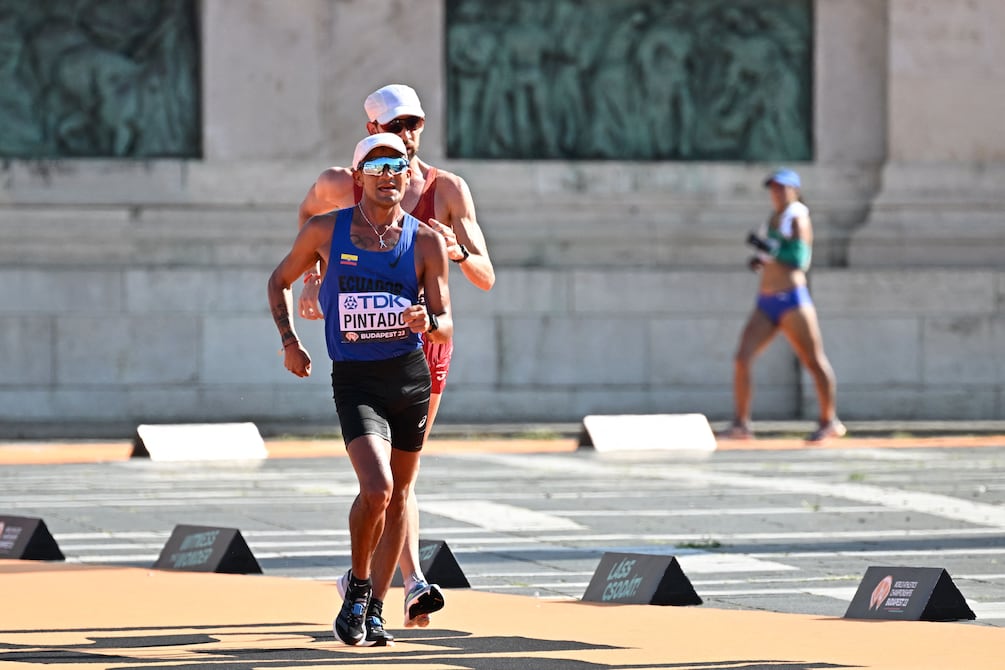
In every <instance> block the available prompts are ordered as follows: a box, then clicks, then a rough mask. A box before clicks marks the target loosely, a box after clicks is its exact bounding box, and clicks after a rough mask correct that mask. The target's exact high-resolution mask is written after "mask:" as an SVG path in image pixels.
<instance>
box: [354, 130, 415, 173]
mask: <svg viewBox="0 0 1005 670" xmlns="http://www.w3.org/2000/svg"><path fill="white" fill-rule="evenodd" d="M377 147H390V148H391V149H394V150H395V151H397V152H398V153H399V154H401V156H402V157H403V158H408V151H406V150H405V143H404V142H402V141H401V138H400V137H399V136H397V135H395V134H394V133H377V134H376V135H367V136H366V137H364V138H363V139H361V140H360V141H359V142H357V143H356V150H355V151H353V152H352V169H353V170H356V169H358V168H359V164H360V163H361V162H363V159H364V158H366V156H367V154H369V153H370V152H371V151H373V150H374V149H376V148H377Z"/></svg>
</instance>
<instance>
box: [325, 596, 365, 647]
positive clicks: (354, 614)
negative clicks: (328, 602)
mask: <svg viewBox="0 0 1005 670" xmlns="http://www.w3.org/2000/svg"><path fill="white" fill-rule="evenodd" d="M347 581H348V582H349V583H348V584H347V588H346V591H345V599H344V600H343V601H342V609H341V610H339V613H338V616H337V617H335V622H334V623H333V624H332V629H333V630H334V631H335V637H337V638H338V639H340V640H342V642H344V643H346V644H351V645H356V644H360V643H361V642H362V640H363V638H364V637H366V626H365V618H366V614H367V610H368V608H369V606H370V593H371V591H372V587H371V586H370V581H369V580H367V581H366V582H364V583H363V584H362V585H360V584H355V585H354V584H353V583H352V580H347Z"/></svg>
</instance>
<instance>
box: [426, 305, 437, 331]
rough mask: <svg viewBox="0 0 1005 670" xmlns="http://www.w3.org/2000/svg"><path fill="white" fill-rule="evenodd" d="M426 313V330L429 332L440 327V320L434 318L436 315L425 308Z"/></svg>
mask: <svg viewBox="0 0 1005 670" xmlns="http://www.w3.org/2000/svg"><path fill="white" fill-rule="evenodd" d="M426 314H428V315H429V328H427V329H426V332H427V333H431V332H433V331H434V330H436V329H437V328H439V327H440V321H439V319H437V318H436V315H435V314H433V313H432V312H430V311H429V310H426Z"/></svg>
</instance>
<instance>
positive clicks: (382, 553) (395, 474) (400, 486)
mask: <svg viewBox="0 0 1005 670" xmlns="http://www.w3.org/2000/svg"><path fill="white" fill-rule="evenodd" d="M419 453H420V452H418V451H404V450H401V449H391V457H390V471H391V477H392V483H391V494H390V497H389V500H388V504H387V510H386V511H385V513H384V533H383V534H382V535H381V536H380V540H379V542H378V543H377V546H376V548H375V551H374V555H373V597H374V598H377V599H378V600H380V601H383V600H384V597H385V596H386V595H387V592H388V590H389V589H390V588H391V580H392V578H393V577H394V569H395V567H396V566H397V563H398V557H399V556H401V554H402V547H403V546H404V542H405V535H406V533H407V530H406V529H407V526H408V524H407V519H408V514H407V504H406V501H407V500H408V499H409V498H413V499H414V495H413V494H412V493H411V491H412V489H413V488H414V484H415V479H416V477H417V476H418V473H419Z"/></svg>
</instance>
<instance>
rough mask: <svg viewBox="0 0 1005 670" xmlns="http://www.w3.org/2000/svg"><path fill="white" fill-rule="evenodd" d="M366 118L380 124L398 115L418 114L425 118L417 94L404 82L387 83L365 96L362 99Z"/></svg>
mask: <svg viewBox="0 0 1005 670" xmlns="http://www.w3.org/2000/svg"><path fill="white" fill-rule="evenodd" d="M363 109H364V110H366V118H367V119H369V120H370V121H376V122H377V123H379V124H380V125H384V124H385V123H390V121H391V120H392V119H396V118H398V117H399V116H418V117H420V118H423V119H424V118H426V113H425V112H424V111H422V105H421V104H420V103H419V94H418V93H416V92H415V89H414V88H412V87H411V86H405V85H404V84H388V85H387V86H385V87H383V88H378V89H377V90H376V91H374V92H373V93H371V94H370V95H368V96H366V100H364V101H363Z"/></svg>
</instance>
